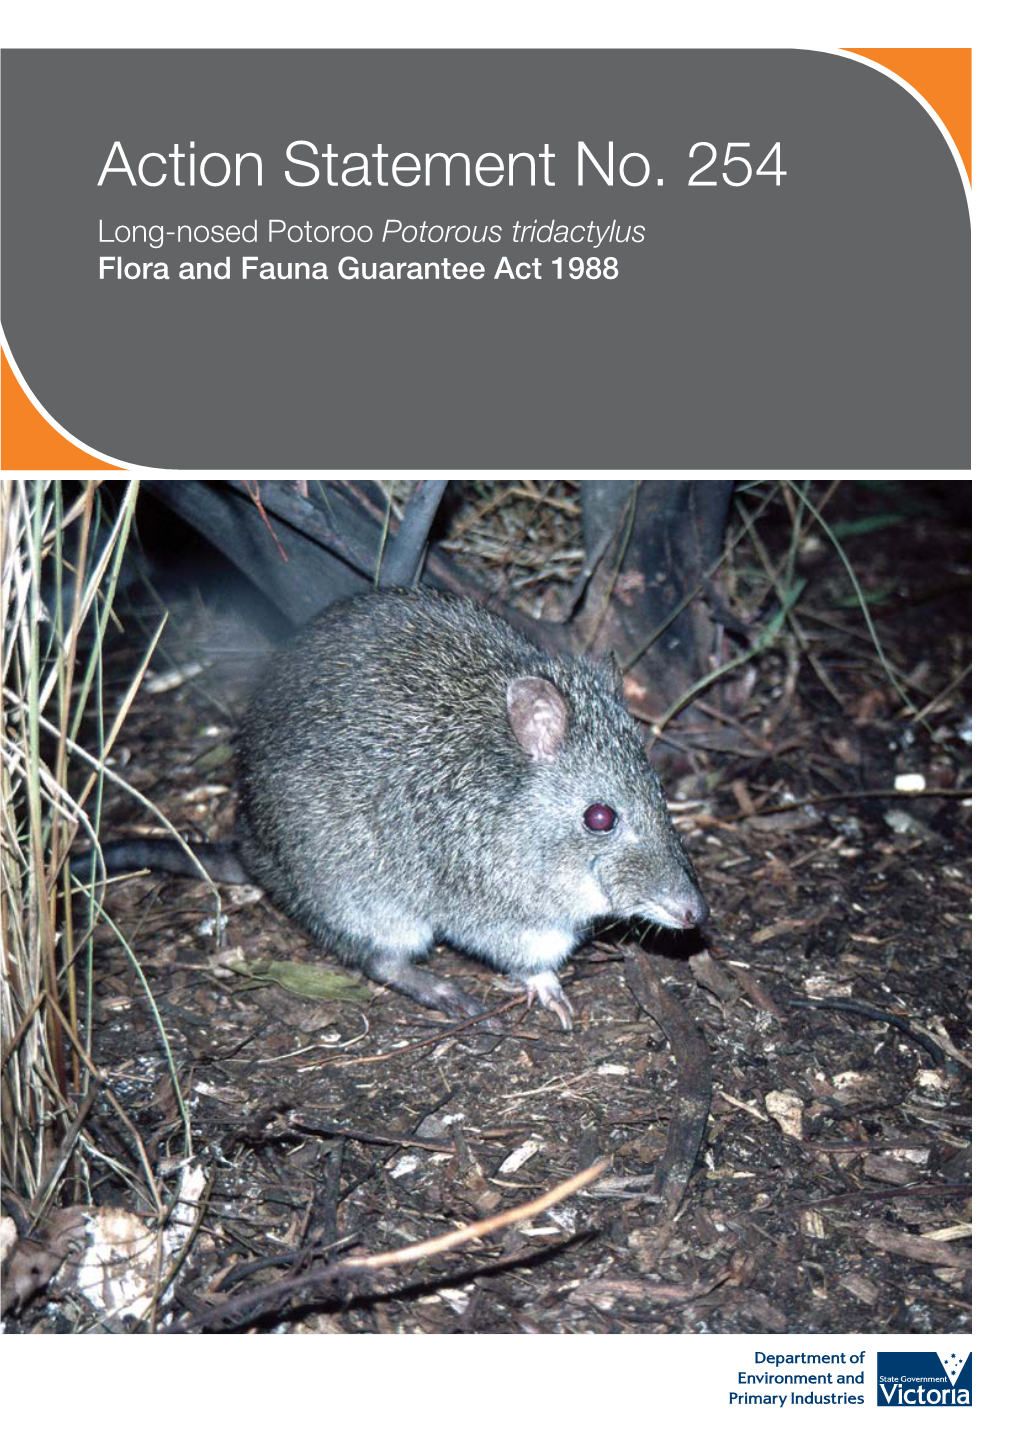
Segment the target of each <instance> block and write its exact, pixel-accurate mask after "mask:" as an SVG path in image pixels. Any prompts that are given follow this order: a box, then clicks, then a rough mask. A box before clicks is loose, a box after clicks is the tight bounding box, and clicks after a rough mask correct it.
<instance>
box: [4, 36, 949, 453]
mask: <svg viewBox="0 0 1020 1442" xmlns="http://www.w3.org/2000/svg"><path fill="white" fill-rule="evenodd" d="M2 120H3V156H2V159H3V167H2V189H3V214H4V222H3V234H2V266H3V272H2V274H3V295H2V312H0V318H2V323H3V329H4V335H5V338H6V345H7V347H8V348H9V353H10V355H11V356H12V358H13V359H14V361H15V362H16V364H17V366H18V367H19V368H20V370H21V373H22V374H23V376H24V379H25V382H26V384H27V385H28V386H29V387H30V388H31V390H32V391H33V392H34V394H35V395H36V397H37V398H38V400H39V401H40V403H41V404H42V405H43V406H44V407H45V408H46V409H47V410H48V411H49V412H50V414H51V415H52V416H53V418H54V419H55V420H56V421H58V422H59V423H60V424H61V425H62V426H63V427H65V428H66V429H67V430H68V431H69V432H70V433H71V434H72V435H73V436H74V437H75V438H76V439H77V440H78V441H79V443H80V444H81V445H83V446H85V447H86V448H87V449H94V450H98V451H101V452H103V453H104V454H107V455H110V456H112V457H115V458H117V459H119V460H120V461H122V462H123V463H126V464H127V465H128V466H132V467H134V466H137V467H160V468H167V469H181V470H217V469H222V470H241V469H250V470H251V471H253V472H255V473H258V472H260V471H266V470H299V469H301V470H304V469H307V470H358V469H368V470H374V471H380V470H392V471H402V472H409V471H420V470H440V471H442V470H515V471H521V472H524V471H528V470H562V471H585V470H587V471H591V470H598V471H607V470H619V471H620V472H621V473H626V472H628V471H635V470H713V469H722V470H866V469H874V470H879V471H889V470H894V469H910V470H926V469H931V470H947V469H967V468H969V466H970V221H969V211H968V204H967V196H966V192H965V188H964V183H963V182H962V180H961V177H960V174H959V171H958V169H957V165H956V162H955V159H954V156H953V153H952V151H951V150H950V148H949V146H948V145H947V143H946V140H945V138H944V137H943V135H942V133H941V132H940V130H939V128H938V126H937V125H936V123H935V122H934V121H933V119H932V118H931V116H930V115H929V114H928V113H927V112H926V110H925V109H924V108H923V107H922V106H921V105H920V104H919V103H918V101H917V100H916V99H914V97H913V96H912V95H910V94H909V93H908V92H907V91H905V90H904V89H903V88H902V87H901V86H899V85H898V84H897V83H896V82H894V81H893V80H892V79H890V78H889V77H888V76H886V75H884V74H882V73H880V72H878V71H875V70H873V69H871V68H870V67H868V66H867V65H864V64H861V63H859V62H857V61H856V60H855V59H853V58H852V57H849V56H847V57H844V56H838V55H828V54H823V53H820V52H812V51H654V52H644V51H624V52H608V51H584V52H566V51H481V52H479V51H414V52H409V51H315V52H305V51H280V52H272V51H240V52H229V51H158V52H157V51H7V52H5V53H4V56H3V95H2ZM259 182H261V183H259Z"/></svg>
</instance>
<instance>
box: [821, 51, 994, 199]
mask: <svg viewBox="0 0 1020 1442" xmlns="http://www.w3.org/2000/svg"><path fill="white" fill-rule="evenodd" d="M844 49H846V50H848V51H849V53H850V54H851V55H863V56H864V58H865V60H874V61H875V63H876V65H884V66H885V68H886V70H891V71H892V72H893V74H894V75H898V76H899V77H900V79H901V80H905V81H906V82H907V84H908V85H912V86H913V87H914V89H915V90H916V91H917V93H918V95H923V96H924V98H925V100H927V102H928V104H929V105H930V106H931V108H932V110H934V112H935V114H936V115H937V116H938V117H939V119H940V120H941V121H942V123H943V125H944V126H945V127H946V129H947V130H948V131H949V133H950V135H951V136H952V137H953V143H954V144H955V146H956V148H957V150H958V151H959V152H960V158H961V160H962V161H963V163H964V166H965V167H966V170H967V179H968V180H969V181H970V183H971V184H972V185H973V184H974V177H973V176H972V175H971V171H970V146H971V112H970V55H971V52H970V50H969V49H967V50H952V49H944V50H871V49H868V50H855V49H853V48H852V47H851V46H849V45H847V46H844Z"/></svg>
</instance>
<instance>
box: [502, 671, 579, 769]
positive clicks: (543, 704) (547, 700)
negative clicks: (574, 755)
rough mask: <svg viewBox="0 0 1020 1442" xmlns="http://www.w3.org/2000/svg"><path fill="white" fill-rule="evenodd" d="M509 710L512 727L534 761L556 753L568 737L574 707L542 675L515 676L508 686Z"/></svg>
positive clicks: (522, 747)
mask: <svg viewBox="0 0 1020 1442" xmlns="http://www.w3.org/2000/svg"><path fill="white" fill-rule="evenodd" d="M506 710H507V716H508V717H509V718H510V729H511V731H512V732H513V733H514V735H515V736H516V738H517V740H518V742H519V743H520V745H521V749H522V750H523V751H524V752H525V753H526V754H527V755H528V756H530V757H531V758H532V760H534V761H538V760H541V759H543V758H546V757H549V756H555V755H556V752H557V751H558V750H559V749H560V747H561V746H562V745H563V743H564V741H565V740H566V739H567V729H568V727H569V725H570V708H569V707H568V705H567V702H566V698H565V697H564V695H563V693H562V692H561V691H560V690H558V689H557V687H555V686H554V685H553V683H552V682H551V681H546V680H545V678H544V677H542V676H515V677H514V679H513V680H512V681H511V682H510V684H509V686H508V687H507V688H506Z"/></svg>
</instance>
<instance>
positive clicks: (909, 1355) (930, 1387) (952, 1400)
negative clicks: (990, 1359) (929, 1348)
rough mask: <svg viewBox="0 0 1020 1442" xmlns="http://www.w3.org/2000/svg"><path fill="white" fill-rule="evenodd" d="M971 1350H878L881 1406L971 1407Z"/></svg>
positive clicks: (879, 1398) (879, 1402)
mask: <svg viewBox="0 0 1020 1442" xmlns="http://www.w3.org/2000/svg"><path fill="white" fill-rule="evenodd" d="M971 1357H972V1353H970V1352H967V1353H966V1354H964V1353H963V1352H879V1354H878V1405H879V1406H880V1407H969V1406H970V1405H971V1397H972V1395H973V1385H972V1383H973V1378H972V1364H971Z"/></svg>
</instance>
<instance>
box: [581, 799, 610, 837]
mask: <svg viewBox="0 0 1020 1442" xmlns="http://www.w3.org/2000/svg"><path fill="white" fill-rule="evenodd" d="M584 824H585V826H587V828H588V830H589V831H612V829H613V827H614V826H615V825H616V812H615V811H614V810H613V808H612V807H611V806H604V805H603V804H602V802H601V801H596V803H595V805H594V806H589V807H588V810H587V811H586V812H585V813H584Z"/></svg>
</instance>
